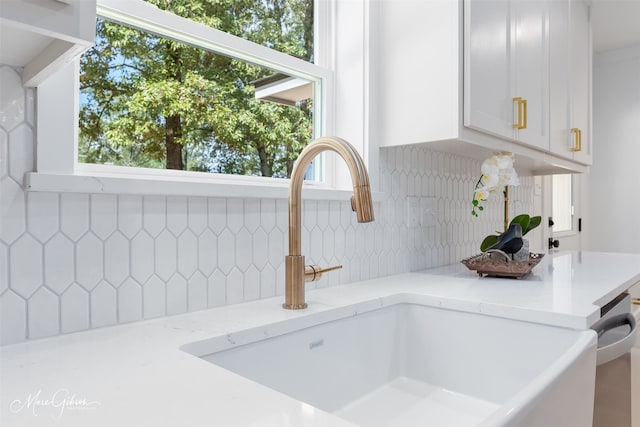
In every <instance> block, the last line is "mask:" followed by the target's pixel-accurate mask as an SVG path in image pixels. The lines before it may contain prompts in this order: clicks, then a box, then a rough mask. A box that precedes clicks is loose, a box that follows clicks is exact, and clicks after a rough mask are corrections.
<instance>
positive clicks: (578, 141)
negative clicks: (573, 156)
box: [571, 128, 582, 152]
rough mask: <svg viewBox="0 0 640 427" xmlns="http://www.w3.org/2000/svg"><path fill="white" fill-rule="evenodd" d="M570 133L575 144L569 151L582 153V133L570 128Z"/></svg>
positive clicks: (577, 129)
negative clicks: (573, 136) (574, 138)
mask: <svg viewBox="0 0 640 427" xmlns="http://www.w3.org/2000/svg"><path fill="white" fill-rule="evenodd" d="M571 132H572V133H574V134H575V135H576V143H575V144H574V145H573V147H572V148H571V151H573V152H577V151H582V131H581V130H580V129H579V128H571Z"/></svg>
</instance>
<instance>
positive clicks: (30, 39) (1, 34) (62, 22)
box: [0, 0, 96, 86]
mask: <svg viewBox="0 0 640 427" xmlns="http://www.w3.org/2000/svg"><path fill="white" fill-rule="evenodd" d="M95 24H96V0H37V1H34V0H1V2H0V64H7V65H12V66H17V67H23V72H22V80H23V84H24V85H25V86H38V85H39V84H40V83H41V82H42V81H44V80H45V79H46V78H47V77H49V76H50V75H51V74H53V73H54V72H55V71H56V70H58V69H60V68H61V67H62V66H64V65H65V64H67V63H69V62H70V61H72V60H73V59H75V58H77V57H78V56H79V55H80V54H82V52H84V51H85V50H86V49H88V48H89V47H90V46H92V45H93V43H94V40H95V32H96V25H95Z"/></svg>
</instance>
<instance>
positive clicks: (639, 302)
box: [631, 298, 640, 305]
mask: <svg viewBox="0 0 640 427" xmlns="http://www.w3.org/2000/svg"><path fill="white" fill-rule="evenodd" d="M631 304H633V305H640V298H631Z"/></svg>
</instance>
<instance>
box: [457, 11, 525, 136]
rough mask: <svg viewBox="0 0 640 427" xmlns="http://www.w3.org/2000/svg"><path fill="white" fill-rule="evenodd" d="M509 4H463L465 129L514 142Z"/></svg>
mask: <svg viewBox="0 0 640 427" xmlns="http://www.w3.org/2000/svg"><path fill="white" fill-rule="evenodd" d="M510 9H511V7H510V3H509V2H508V1H505V0H465V2H464V36H465V38H464V76H465V85H464V125H465V126H468V127H470V128H473V129H476V130H480V131H484V132H488V133H491V134H494V135H498V136H502V137H507V138H514V136H515V133H514V128H513V101H512V98H513V96H512V87H511V86H512V83H511V59H510V43H509V39H510V32H511V19H510V16H511V11H510Z"/></svg>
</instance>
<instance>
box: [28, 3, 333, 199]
mask: <svg viewBox="0 0 640 427" xmlns="http://www.w3.org/2000/svg"><path fill="white" fill-rule="evenodd" d="M314 7H315V10H314V13H315V14H316V20H317V23H316V25H315V30H314V38H315V43H314V46H315V50H316V52H315V53H314V57H315V58H317V60H316V62H318V63H319V64H313V63H310V62H307V61H304V60H301V59H297V58H294V57H292V56H290V55H287V54H285V53H282V52H278V51H275V50H273V49H270V48H267V47H265V46H262V45H259V44H256V43H253V42H251V41H248V40H245V39H242V38H239V37H236V36H233V35H231V34H228V33H225V32H223V31H220V30H216V29H213V28H210V27H207V26H205V25H203V24H200V23H197V22H193V21H189V20H185V19H184V18H181V17H178V16H176V15H174V14H172V13H170V12H166V11H163V10H161V9H159V8H157V7H156V6H154V5H152V4H150V3H146V2H144V1H142V0H136V1H131V0H130V1H126V2H122V1H118V0H98V5H97V14H98V15H99V16H101V17H105V18H107V19H109V20H112V21H116V22H120V23H123V24H125V25H132V26H135V27H137V28H141V29H143V30H146V31H150V32H154V33H159V34H162V35H164V36H168V37H171V38H176V39H178V40H181V41H185V42H187V43H189V44H191V45H194V46H198V47H202V48H205V49H209V50H212V51H214V52H217V53H221V54H225V55H228V56H232V57H234V58H238V59H240V60H244V61H247V62H250V63H253V64H255V65H259V66H263V67H268V68H271V69H276V70H279V71H283V72H286V73H287V74H289V75H291V76H295V77H301V78H304V79H306V80H309V81H311V82H313V84H314V91H313V92H314V133H315V134H316V135H318V136H320V135H331V134H333V133H334V123H333V115H332V114H329V113H328V112H331V111H333V110H334V108H335V105H334V76H333V71H332V70H331V69H330V68H328V67H326V66H323V65H327V64H331V61H330V59H329V58H330V57H331V55H330V54H328V51H327V49H331V46H333V44H332V42H333V34H332V32H333V31H332V29H333V26H332V24H331V22H330V21H331V19H333V17H334V2H332V1H331V2H330V1H316V2H315V6H314ZM79 62H80V61H79V59H76V60H74V61H73V62H71V63H70V64H68V65H67V66H65V67H64V68H63V69H61V70H60V71H58V72H57V73H56V74H54V75H53V76H51V77H50V78H49V79H47V80H46V81H44V82H43V83H42V84H41V85H40V86H38V88H37V97H38V102H37V111H36V114H37V117H38V120H37V140H36V143H37V156H36V172H35V173H29V174H27V176H26V178H25V189H27V190H30V191H71V192H89V193H95V192H103V193H115V194H132V193H135V194H164V195H169V194H172V195H173V194H181V195H206V196H233V197H239V196H242V197H254V196H255V197H286V194H287V193H286V191H287V189H288V183H289V180H288V179H280V178H269V177H257V176H240V175H225V174H216V173H208V172H192V171H175V170H166V169H146V168H135V167H119V166H112V165H95V164H87V163H79V162H78V113H79V73H80V65H79ZM322 63H325V64H322ZM71 97H72V98H73V102H64V101H65V100H69V99H70V98H71ZM60 100H63V102H60ZM324 163H325V164H324V165H323V166H324V167H323V169H324V180H323V182H308V183H305V187H308V188H315V189H324V190H326V189H334V188H336V184H337V182H336V179H335V176H334V175H335V174H334V173H333V172H332V171H333V170H334V169H335V167H334V165H333V158H332V156H327V158H326V161H325V162H324ZM283 190H284V191H283ZM312 193H314V191H312ZM340 193H344V192H343V191H340ZM334 196H335V195H334ZM334 196H331V195H326V196H323V197H320V198H324V197H327V198H335V197H334ZM343 197H344V195H343ZM343 197H338V198H343Z"/></svg>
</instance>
